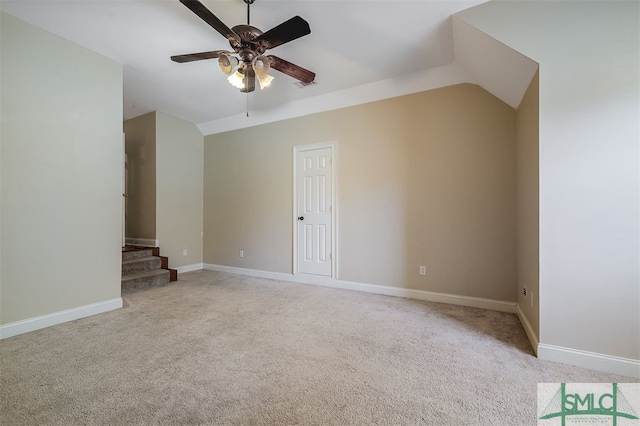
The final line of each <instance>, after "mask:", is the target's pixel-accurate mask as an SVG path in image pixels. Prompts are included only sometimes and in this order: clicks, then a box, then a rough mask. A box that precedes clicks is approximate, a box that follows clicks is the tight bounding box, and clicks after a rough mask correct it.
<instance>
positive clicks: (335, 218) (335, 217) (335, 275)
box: [291, 142, 338, 279]
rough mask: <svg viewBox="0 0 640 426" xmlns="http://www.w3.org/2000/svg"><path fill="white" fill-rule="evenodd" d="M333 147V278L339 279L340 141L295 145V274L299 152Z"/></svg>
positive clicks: (296, 266)
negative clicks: (338, 179)
mask: <svg viewBox="0 0 640 426" xmlns="http://www.w3.org/2000/svg"><path fill="white" fill-rule="evenodd" d="M323 148H330V149H331V159H332V163H331V278H333V279H338V214H337V212H338V196H337V191H336V188H337V187H338V185H337V175H338V174H337V173H336V170H337V164H338V161H337V159H338V143H337V142H323V143H314V144H308V145H298V146H294V147H293V214H292V216H291V221H292V222H293V225H292V226H293V274H294V275H297V274H298V273H299V272H298V170H297V166H296V163H297V162H296V159H297V158H298V153H301V152H305V151H313V150H316V149H323Z"/></svg>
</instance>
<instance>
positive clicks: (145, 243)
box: [124, 237, 160, 247]
mask: <svg viewBox="0 0 640 426" xmlns="http://www.w3.org/2000/svg"><path fill="white" fill-rule="evenodd" d="M124 243H125V244H126V245H131V246H141V247H160V240H151V239H149V238H129V237H127V238H125V239H124Z"/></svg>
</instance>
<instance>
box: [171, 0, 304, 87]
mask: <svg viewBox="0 0 640 426" xmlns="http://www.w3.org/2000/svg"><path fill="white" fill-rule="evenodd" d="M254 1H255V0H244V2H245V3H246V4H247V24H246V25H236V26H235V27H233V28H229V27H227V26H226V25H225V24H224V23H223V22H222V21H221V20H220V19H218V18H217V17H216V16H215V15H214V14H213V13H212V12H211V11H210V10H209V9H207V8H206V7H205V6H204V5H203V4H202V3H200V1H199V0H180V3H182V4H184V5H185V6H186V7H187V8H189V10H191V11H192V12H193V13H195V14H196V15H198V16H199V17H200V18H201V19H202V20H203V21H205V22H206V23H207V24H209V25H210V26H211V27H212V28H213V29H215V30H216V31H218V32H219V33H220V34H222V35H223V36H224V37H225V38H226V39H227V40H228V41H229V44H230V45H231V48H232V49H233V52H229V51H226V50H213V51H209V52H200V53H189V54H185V55H176V56H172V57H171V60H172V61H174V62H178V63H184V62H193V61H201V60H205V59H215V58H218V65H219V66H220V69H221V70H222V72H223V73H224V74H225V75H227V76H229V77H228V81H229V83H231V84H232V85H233V86H234V87H236V88H238V89H240V91H241V92H245V93H249V92H252V91H254V90H255V80H256V78H257V79H258V83H259V85H260V89H261V90H262V89H264V88H265V87H267V86H269V84H270V83H271V82H272V81H273V79H274V77H273V76H272V75H270V74H269V70H270V69H271V68H273V69H275V70H277V71H280V72H281V73H283V74H286V75H288V76H290V77H293V78H295V79H296V80H298V81H300V82H302V83H305V84H310V83H312V82H313V81H314V79H315V77H316V75H315V73H313V72H312V71H309V70H307V69H305V68H302V67H301V66H298V65H295V64H292V63H291V62H288V61H285V60H284V59H281V58H278V57H277V56H273V55H264V53H265V51H266V50H267V49H273V48H275V47H277V46H280V45H282V44H284V43H288V42H290V41H293V40H295V39H297V38H300V37H303V36H305V35H307V34H310V33H311V29H310V28H309V24H308V23H307V21H305V20H304V19H302V18H301V17H299V16H294V17H293V18H291V19H289V20H288V21H285V22H283V23H282V24H280V25H277V26H275V27H274V28H272V29H270V30H269V31H267V32H265V33H263V32H262V31H260V30H259V29H258V28H256V27H252V26H251V25H249V22H250V6H251V4H253V2H254ZM234 69H235V72H234Z"/></svg>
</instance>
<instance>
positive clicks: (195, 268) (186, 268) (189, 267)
mask: <svg viewBox="0 0 640 426" xmlns="http://www.w3.org/2000/svg"><path fill="white" fill-rule="evenodd" d="M203 267H204V266H203V264H202V263H195V264H193V265H185V266H178V267H177V268H175V270H176V271H178V273H179V274H182V273H183V272H191V271H199V270H200V269H203Z"/></svg>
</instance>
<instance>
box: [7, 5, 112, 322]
mask: <svg viewBox="0 0 640 426" xmlns="http://www.w3.org/2000/svg"><path fill="white" fill-rule="evenodd" d="M0 27H1V36H0V52H1V56H2V63H1V65H0V66H1V68H0V85H1V86H2V100H1V102H2V104H1V107H2V108H1V111H2V129H1V134H0V141H1V144H2V145H1V149H0V151H1V161H2V163H1V171H0V173H1V177H2V178H1V182H2V187H1V197H0V198H1V199H2V206H1V215H0V217H1V227H2V235H1V254H2V257H1V265H0V299H1V300H0V323H2V324H8V323H12V322H16V321H19V320H24V319H27V318H33V317H37V316H40V315H46V314H51V313H54V312H59V311H62V310H65V309H70V308H76V307H80V306H85V305H89V304H93V303H99V302H104V301H108V300H113V299H116V298H119V297H120V261H121V260H120V243H121V238H122V220H121V211H122V210H121V208H122V195H121V191H122V186H121V185H122V178H121V164H122V163H121V157H122V154H121V150H122V67H121V65H120V64H117V63H116V62H114V61H112V60H109V59H107V58H105V57H102V56H100V55H98V54H96V53H94V52H91V51H89V50H87V49H84V48H82V47H79V46H77V45H74V44H72V43H69V42H67V41H65V40H63V39H61V38H59V37H57V36H53V35H51V34H50V33H47V32H45V31H43V30H40V29H38V28H36V27H33V26H31V25H28V24H26V23H24V22H22V21H19V20H17V19H15V18H13V17H11V16H9V15H6V14H4V13H2V14H1V24H0Z"/></svg>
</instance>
